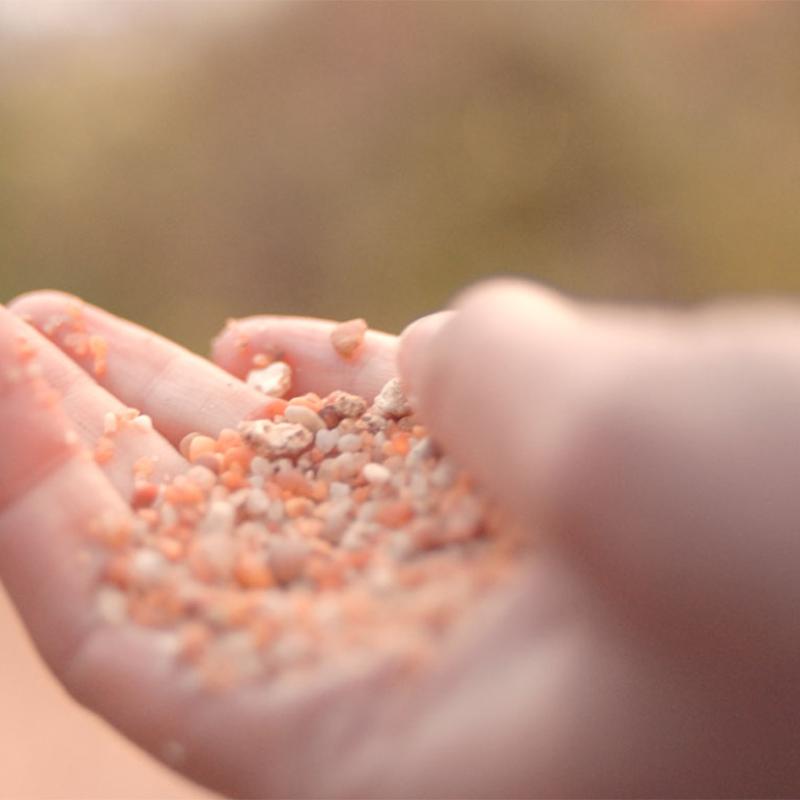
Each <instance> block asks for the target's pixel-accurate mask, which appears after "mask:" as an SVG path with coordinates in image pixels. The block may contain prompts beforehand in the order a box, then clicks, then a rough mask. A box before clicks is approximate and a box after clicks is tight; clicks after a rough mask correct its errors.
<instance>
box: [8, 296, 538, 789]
mask: <svg viewBox="0 0 800 800" xmlns="http://www.w3.org/2000/svg"><path fill="white" fill-rule="evenodd" d="M332 325H333V323H328V322H323V321H319V320H307V319H292V318H275V317H264V318H255V319H251V320H242V321H239V322H236V323H233V324H231V325H229V326H228V327H227V328H226V330H225V331H224V332H223V334H222V335H221V336H220V337H219V339H218V341H217V343H216V346H215V357H216V359H217V360H218V361H219V362H220V363H221V364H223V365H224V366H225V367H226V369H227V370H229V371H225V370H223V369H221V368H220V367H218V366H215V365H213V364H212V363H210V362H208V361H206V360H205V359H202V358H199V357H198V356H195V355H193V354H191V353H189V352H188V351H186V350H184V349H183V348H181V347H179V346H177V345H175V344H173V343H171V342H168V341H166V340H164V339H162V338H160V337H158V336H156V335H155V334H153V333H151V332H148V331H146V330H143V329H141V328H139V327H137V326H135V325H133V324H131V323H128V322H126V321H123V320H121V319H118V318H116V317H114V316H112V315H110V314H108V313H106V312H104V311H101V310H100V309H97V308H94V307H92V306H89V305H88V304H84V303H81V302H80V301H78V300H76V299H75V298H72V297H69V296H66V295H61V294H58V293H54V292H37V293H33V294H30V295H26V296H24V297H21V298H19V299H17V300H16V301H14V302H13V303H11V304H10V310H4V309H0V419H1V420H2V422H1V423H0V426H2V431H3V438H4V451H5V456H4V457H3V458H2V460H0V579H2V581H3V583H4V585H5V586H6V588H7V589H8V592H9V594H10V596H11V597H12V599H13V601H14V603H15V605H16V606H17V608H18V610H19V612H20V614H21V616H22V618H23V620H24V622H25V624H26V626H27V628H28V630H29V631H30V634H31V636H32V638H33V639H34V641H35V643H36V645H37V647H38V649H39V651H40V652H41V653H42V655H43V656H44V658H45V660H46V661H47V663H48V664H49V666H50V667H51V669H52V670H53V672H54V674H55V675H56V676H57V677H58V679H59V680H60V681H61V682H62V683H63V684H64V686H65V687H66V688H67V690H68V691H69V692H70V693H71V694H72V695H73V696H74V697H75V698H76V699H77V700H78V701H79V702H81V703H83V704H84V705H85V706H86V707H88V708H89V709H91V710H93V711H94V712H96V713H98V714H99V715H101V716H102V717H104V718H105V719H106V720H108V722H110V723H111V724H112V725H113V726H115V727H116V728H118V729H119V730H120V731H121V732H122V733H124V734H125V735H126V736H128V737H129V738H131V739H132V740H133V741H134V742H136V743H138V744H139V745H140V746H141V747H143V748H144V749H146V750H147V751H149V752H150V753H151V754H153V755H154V756H155V757H156V758H158V759H161V760H162V761H164V762H165V763H168V764H169V765H170V766H172V767H173V768H175V769H177V770H179V771H180V772H182V773H184V774H186V775H187V776H189V777H191V778H193V779H194V780H196V781H198V782H200V783H202V784H204V785H207V786H209V787H211V788H213V789H216V790H218V791H220V792H223V793H225V794H227V795H232V796H237V797H238V796H254V797H266V796H273V797H287V796H292V797H299V796H308V797H323V796H324V797H333V796H343V797H353V796H369V797H377V796H423V795H425V796H429V795H430V796H433V795H445V794H449V795H459V796H463V795H467V794H480V795H487V794H500V795H508V794H520V793H527V791H528V784H527V783H526V781H527V778H528V773H529V766H528V764H527V759H528V757H529V753H530V743H531V741H532V738H535V736H536V734H535V731H536V730H537V729H538V728H539V727H540V726H541V721H540V720H538V719H537V717H538V716H539V714H538V712H537V709H539V708H541V707H542V702H541V698H546V697H547V692H544V693H540V692H535V693H528V692H527V687H528V681H529V679H530V674H531V669H534V668H536V664H537V663H538V662H540V661H541V659H542V656H540V655H539V654H538V653H537V648H536V647H532V646H531V639H530V637H529V636H527V635H524V632H525V631H526V630H527V629H528V628H530V627H531V625H535V624H536V623H535V617H536V616H539V617H543V616H544V614H545V612H544V611H540V612H537V614H534V615H530V614H529V613H528V609H529V608H534V607H537V606H541V607H542V609H544V606H542V604H539V603H536V602H535V601H532V600H529V599H528V598H527V597H523V595H525V593H526V590H515V591H513V592H509V594H508V596H507V597H504V598H503V599H502V600H500V601H499V602H498V604H497V607H496V608H495V609H494V610H493V612H492V613H491V614H488V615H487V619H486V621H485V622H484V623H483V624H482V625H481V624H479V623H478V622H477V621H476V622H475V623H474V628H475V633H474V635H470V636H466V637H464V639H463V641H462V642H461V643H460V644H459V645H458V646H454V647H453V648H452V652H450V654H449V655H448V656H447V657H443V658H442V661H441V663H440V664H439V665H438V666H437V667H436V668H435V669H433V668H432V669H431V670H429V671H428V672H426V673H425V674H423V675H419V676H418V677H417V678H416V679H415V680H414V681H408V680H403V681H401V680H399V679H398V677H397V675H396V673H395V672H394V671H393V670H392V669H391V667H390V666H389V667H384V666H383V665H381V664H378V665H368V666H367V667H365V668H364V669H354V670H345V671H331V670H325V669H322V670H320V675H319V678H318V679H316V680H303V681H297V683H296V684H294V685H292V684H291V683H287V682H283V683H282V684H281V686H279V687H276V686H273V685H270V684H269V683H266V682H261V683H259V682H255V683H249V684H247V685H241V686H238V687H236V688H232V689H229V690H226V691H221V692H212V691H208V690H206V689H202V688H198V687H197V685H196V683H195V682H193V681H191V680H187V675H186V674H185V671H184V670H182V669H181V668H180V667H177V666H176V665H175V663H174V660H173V659H172V658H171V657H169V655H168V654H167V653H165V651H164V649H163V647H162V645H163V641H162V640H161V638H160V636H159V634H158V633H157V632H156V631H152V630H147V629H143V628H134V627H133V626H110V625H107V624H105V623H104V622H102V621H101V620H100V619H99V618H98V616H97V614H96V613H95V610H94V609H95V602H94V593H93V592H94V587H95V586H96V583H97V575H96V565H95V564H94V562H93V560H92V559H91V557H89V555H88V554H87V546H86V540H87V537H86V532H87V531H88V530H89V529H90V528H91V526H92V525H93V524H94V522H95V520H96V519H97V518H98V516H99V515H102V514H108V513H109V512H113V513H116V514H118V515H120V516H123V515H129V514H130V513H131V512H130V509H129V500H130V496H131V492H132V484H133V481H132V478H131V476H132V473H133V468H134V464H135V462H136V461H137V459H139V458H141V457H143V456H146V457H149V458H155V459H156V460H155V464H156V469H157V477H160V478H166V477H168V476H171V475H172V476H174V475H175V474H177V473H179V472H180V471H182V470H184V469H186V468H187V464H186V463H185V462H184V460H183V458H182V456H181V455H180V452H179V450H178V449H177V445H178V443H179V442H180V440H181V438H182V437H183V436H184V435H186V434H187V433H189V432H193V431H199V432H203V433H208V434H211V435H215V434H217V433H218V432H219V430H220V429H221V428H223V427H225V426H234V425H235V424H236V423H237V422H238V421H239V420H241V419H243V418H245V417H247V416H248V415H249V414H251V413H252V412H254V411H256V410H257V409H259V408H261V407H263V405H264V397H263V395H261V394H260V393H258V392H256V391H255V390H253V389H251V388H250V387H248V386H247V385H246V384H245V383H243V382H242V381H241V380H239V379H238V378H237V377H236V376H237V375H238V376H242V375H243V373H244V372H246V370H247V369H248V367H249V366H250V363H251V357H252V353H253V352H263V351H269V352H278V351H279V352H280V354H281V355H282V357H283V358H284V359H286V360H287V361H289V363H290V364H291V365H292V367H293V373H294V385H293V387H292V388H293V391H294V392H295V393H303V392H307V391H316V392H318V393H321V394H325V393H327V392H329V391H331V390H333V389H337V388H343V389H347V390H350V391H354V392H357V393H359V394H362V395H365V396H368V397H369V396H371V395H373V394H374V393H375V392H376V391H377V390H378V389H379V388H380V387H381V386H382V385H383V383H384V382H385V381H386V380H387V379H388V378H390V377H392V375H393V374H394V370H395V350H396V346H397V343H396V339H395V338H394V337H391V336H387V335H385V334H381V333H377V332H369V333H368V334H367V337H366V341H365V346H364V348H363V351H362V353H361V354H360V355H359V357H358V358H355V359H352V360H348V361H344V360H343V359H341V358H340V357H339V356H338V355H337V354H336V353H335V352H334V350H333V348H332V347H331V344H330V332H331V330H332ZM76 329H77V332H78V334H79V335H78V336H75V335H74V334H75V332H76ZM90 340H91V341H90ZM100 342H104V343H105V344H104V345H102V346H101V345H100V344H99V343H100ZM232 373H233V374H232ZM127 407H134V408H136V409H138V410H139V411H140V412H141V413H142V414H146V415H148V416H149V417H150V418H151V419H152V421H153V430H151V431H147V430H144V431H142V430H130V429H125V430H121V431H120V432H119V433H117V434H116V435H115V437H114V446H115V449H114V454H113V458H111V459H110V460H108V461H104V460H103V461H102V463H97V462H96V460H95V459H93V458H92V457H91V452H92V450H93V449H94V448H95V445H96V442H97V441H98V438H99V437H100V436H101V435H102V433H103V427H104V418H105V416H106V415H107V412H114V413H119V412H122V411H124V410H125V409H126V408H127ZM515 609H516V610H515ZM546 650H547V648H543V650H542V652H544V651H546ZM544 658H545V660H548V659H549V660H552V657H548V656H546V655H545V656H544ZM543 677H544V676H543ZM546 680H547V681H549V680H551V679H550V678H546ZM526 695H528V696H529V697H530V700H531V701H530V702H528V701H527V700H525V702H524V703H521V702H520V701H521V698H524V697H525V696H526Z"/></svg>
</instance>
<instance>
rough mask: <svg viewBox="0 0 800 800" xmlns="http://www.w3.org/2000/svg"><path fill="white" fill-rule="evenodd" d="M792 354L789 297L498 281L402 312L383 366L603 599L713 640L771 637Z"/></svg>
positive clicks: (781, 633)
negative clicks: (655, 298) (677, 296)
mask: <svg viewBox="0 0 800 800" xmlns="http://www.w3.org/2000/svg"><path fill="white" fill-rule="evenodd" d="M798 353H800V317H798V314H797V311H796V309H788V313H787V309H786V308H782V309H776V308H774V307H770V308H767V309H766V310H764V309H763V308H757V307H753V308H747V309H743V310H742V309H737V310H735V313H730V312H729V311H725V310H721V309H719V308H712V309H710V310H708V311H705V312H702V313H694V314H683V315H679V314H671V315H668V314H662V315H660V316H656V315H654V314H652V312H641V311H638V312H634V311H627V312H626V311H621V310H611V309H590V308H586V307H582V306H581V305H580V304H578V303H571V302H569V301H566V300H564V299H562V298H560V297H559V296H558V295H555V294H553V293H551V292H548V291H546V290H542V289H539V288H536V287H534V286H531V285H528V284H525V283H517V282H510V281H501V282H492V283H489V284H487V285H484V286H479V287H477V288H474V289H472V290H470V291H468V292H467V293H466V294H465V295H464V296H463V297H462V298H461V299H460V300H459V301H458V302H457V303H456V305H455V311H454V313H451V314H449V315H445V316H437V317H434V318H429V319H427V320H426V321H424V322H420V323H416V324H414V325H412V326H410V327H409V328H408V329H407V330H406V331H405V332H404V334H403V336H402V340H401V345H400V354H399V367H400V372H401V376H402V378H403V380H404V383H405V384H406V385H407V388H408V391H409V393H410V395H411V396H412V398H413V399H414V400H415V402H416V405H417V407H418V409H419V413H420V415H421V417H422V418H423V419H424V421H425V422H426V423H427V425H428V426H429V428H430V430H431V432H432V435H433V436H435V437H436V438H437V439H438V440H439V441H441V443H442V445H443V446H445V448H446V449H448V451H449V452H451V453H452V454H453V456H454V458H456V459H458V460H459V461H460V462H461V463H462V464H463V465H464V467H466V468H467V469H469V470H471V471H472V473H473V474H474V476H475V477H476V478H477V479H478V480H479V482H480V483H481V484H482V485H483V486H484V488H485V489H486V490H487V492H489V494H491V495H492V496H493V497H494V498H495V499H496V500H497V501H498V502H500V503H502V504H503V505H505V506H506V507H507V509H508V510H509V511H511V512H512V513H515V514H516V515H517V516H518V517H519V518H520V520H521V521H522V522H524V523H525V524H526V525H527V526H528V527H529V528H530V529H531V530H536V531H537V532H541V546H542V547H544V548H549V549H551V550H552V551H553V552H555V553H557V554H558V556H559V557H561V558H564V559H567V560H568V561H569V563H570V564H571V565H572V566H573V567H575V568H577V569H578V570H580V572H581V574H583V575H584V576H586V578H587V579H589V580H590V581H591V585H592V586H594V587H595V589H596V590H597V591H598V594H599V596H602V597H604V598H605V599H607V600H609V601H611V602H612V604H613V605H614V607H615V608H616V609H617V612H618V613H619V614H622V615H623V616H624V617H625V618H626V619H630V620H632V621H636V622H638V623H642V624H643V625H644V626H645V628H644V629H645V630H646V631H648V632H652V634H653V635H654V636H658V637H659V639H660V640H661V641H664V640H669V641H672V642H673V644H674V643H675V642H676V639H677V640H678V641H679V642H680V643H681V645H685V644H691V645H692V647H700V648H706V650H707V652H709V653H712V654H714V653H716V654H719V652H720V648H721V647H723V644H722V643H723V642H724V643H725V644H724V648H730V647H731V646H733V648H734V649H735V650H736V651H737V652H745V650H744V648H747V649H748V651H749V652H755V651H759V652H762V653H766V652H772V653H778V652H782V653H784V654H786V653H787V652H792V651H793V650H792V649H793V648H795V650H794V652H795V653H796V652H797V651H796V648H797V646H798V644H800V642H798V639H800V633H798V632H797V626H796V624H795V617H796V609H797V608H798V607H800V581H798V580H797V575H798V573H797V569H796V565H797V564H798V563H800V537H798V536H797V534H796V520H797V519H798V518H800V493H798V491H797V475H798V474H800V448H798V447H797V445H796V443H797V442H798V441H800V414H798V413H797V409H798V408H800V368H798V366H799V362H800V357H798V355H797V354H798ZM654 623H655V624H654ZM760 644H764V645H765V647H763V648H760V647H756V646H755V645H760ZM766 644H768V645H769V646H768V647H767V646H766ZM794 661H795V659H794V657H793V659H792V662H793V663H794Z"/></svg>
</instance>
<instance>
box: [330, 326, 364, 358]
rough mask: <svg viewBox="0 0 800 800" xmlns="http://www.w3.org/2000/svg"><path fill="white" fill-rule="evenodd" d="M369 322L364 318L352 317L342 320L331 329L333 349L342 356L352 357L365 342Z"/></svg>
mask: <svg viewBox="0 0 800 800" xmlns="http://www.w3.org/2000/svg"><path fill="white" fill-rule="evenodd" d="M366 332H367V323H366V322H365V321H364V320H363V319H351V320H348V321H347V322H340V323H339V324H338V325H337V326H336V327H335V328H334V329H333V330H332V331H331V344H332V345H333V349H334V350H335V351H336V352H337V353H338V354H339V355H340V356H341V357H342V358H352V357H353V356H354V355H355V354H356V352H357V351H358V350H359V349H360V348H361V346H362V344H363V342H364V334H365V333H366Z"/></svg>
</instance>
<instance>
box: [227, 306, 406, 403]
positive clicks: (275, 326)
mask: <svg viewBox="0 0 800 800" xmlns="http://www.w3.org/2000/svg"><path fill="white" fill-rule="evenodd" d="M335 327H336V323H335V322H330V321H327V320H320V319H308V318H306V317H273V316H260V317H248V318H247V319H239V320H232V321H231V322H230V323H229V324H228V325H227V327H226V328H225V330H223V331H222V333H221V334H220V335H219V336H218V337H217V338H216V339H215V340H214V344H213V351H212V354H213V359H214V361H215V362H216V363H217V364H219V365H220V366H221V367H223V368H224V369H226V370H228V371H229V372H231V373H232V374H234V375H236V376H238V377H240V378H241V377H244V376H245V375H246V374H247V372H248V371H249V370H250V369H252V365H253V361H252V359H253V356H254V355H255V354H257V353H266V354H269V355H270V356H277V357H280V358H281V359H282V360H285V361H286V362H287V363H289V364H290V365H291V367H292V370H293V385H292V390H293V392H294V393H295V394H304V393H306V392H316V393H317V394H320V395H325V394H328V393H329V392H332V391H334V390H336V389H344V390H345V391H349V392H353V393H354V394H358V395H361V396H362V397H366V398H367V399H371V398H372V397H373V396H374V395H376V394H377V393H378V392H379V391H380V390H381V387H382V386H383V385H384V384H385V383H386V382H387V381H388V380H390V379H391V378H393V377H394V376H395V374H396V367H395V355H396V349H397V338H396V337H395V336H390V335H389V334H386V333H381V332H379V331H367V333H366V335H365V337H364V343H363V346H362V348H361V350H360V351H358V352H357V353H356V354H354V355H353V356H352V357H351V358H343V357H342V356H341V355H339V353H337V352H336V350H334V348H333V345H332V344H331V333H332V332H333V330H334V328H335Z"/></svg>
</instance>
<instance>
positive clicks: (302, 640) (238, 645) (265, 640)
mask: <svg viewBox="0 0 800 800" xmlns="http://www.w3.org/2000/svg"><path fill="white" fill-rule="evenodd" d="M276 363H284V362H272V363H270V364H269V365H268V366H266V367H263V369H270V368H271V367H274V366H275V364H276ZM284 366H286V365H285V364H284ZM259 369H262V368H261V367H259ZM279 369H280V370H281V374H282V375H283V376H284V378H286V380H287V381H288V382H286V388H288V385H289V383H290V381H291V374H290V371H288V373H287V370H288V367H287V370H283V368H282V367H279ZM251 374H252V373H251ZM287 375H288V378H287V377H286V376H287ZM262 385H263V384H262ZM270 388H271V389H272V390H273V391H276V389H275V385H274V384H272V385H271V386H270ZM279 388H280V387H279ZM411 414H412V411H411V408H410V405H409V403H408V401H407V399H406V398H405V396H404V395H403V393H402V388H401V386H400V384H399V382H398V381H396V380H393V381H390V382H389V383H388V384H387V385H386V386H385V387H384V388H383V390H382V391H381V392H380V393H379V394H378V396H377V397H376V399H375V401H374V403H373V405H372V406H369V405H368V404H367V403H366V401H364V400H363V398H360V397H358V396H356V395H352V394H349V393H347V392H342V391H336V392H332V393H330V394H329V395H327V396H326V397H324V398H320V397H318V396H317V395H314V394H308V395H303V396H302V397H297V398H292V399H291V400H288V401H286V400H281V401H280V405H276V406H272V405H269V406H268V407H267V408H265V414H264V417H263V418H259V419H249V420H245V421H243V422H242V423H241V424H240V425H239V426H238V428H237V429H236V430H234V429H226V430H223V431H221V432H220V433H219V434H218V435H217V436H216V437H211V436H207V435H204V434H199V433H198V434H190V435H188V436H186V437H184V438H183V440H182V441H181V443H180V451H181V453H182V454H183V455H184V456H185V457H186V458H187V460H188V461H189V462H190V464H191V466H190V467H189V468H188V469H187V471H186V472H185V473H184V474H182V475H177V476H174V477H173V478H171V479H169V480H165V481H162V482H159V481H157V480H156V479H155V478H154V464H153V461H152V460H151V459H139V460H138V461H137V462H136V465H135V466H134V470H133V472H134V490H133V495H132V499H131V507H132V513H133V514H134V520H135V521H134V524H133V525H131V524H129V523H126V521H125V520H121V519H120V518H119V516H118V515H115V514H108V515H101V516H100V517H99V518H98V519H97V520H96V521H95V523H94V524H93V525H92V527H91V530H90V531H89V532H88V534H89V538H90V541H91V542H92V543H93V544H94V546H95V547H97V548H99V550H100V551H101V552H102V553H104V554H105V559H106V564H105V568H104V569H102V570H101V572H100V574H101V579H100V582H99V584H98V586H97V592H96V599H95V602H96V611H97V614H98V617H99V618H100V619H102V620H104V621H105V622H107V623H108V624H114V625H131V626H136V627H145V628H149V629H153V632H154V635H155V634H156V633H157V632H160V635H161V636H162V638H159V639H158V641H159V642H161V641H162V639H163V641H164V642H166V641H167V640H169V642H171V643H172V645H173V647H172V650H170V651H169V652H173V651H174V656H172V657H174V658H175V660H176V662H177V663H179V664H180V665H181V667H182V668H184V669H190V670H193V671H194V672H195V673H196V675H197V677H198V678H199V679H200V681H201V683H202V684H203V685H204V686H206V687H207V688H209V689H213V690H216V691H223V690H226V689H228V688H230V687H232V686H234V685H236V684H238V683H243V682H249V681H253V680H258V679H261V678H264V679H269V680H275V679H277V678H279V677H280V676H282V675H286V674H288V673H294V674H296V675H297V674H300V675H302V674H306V673H308V672H309V671H311V672H313V671H314V670H318V669H320V668H322V667H323V666H324V665H325V664H327V663H336V662H337V661H338V660H339V659H345V658H353V657H354V653H355V654H357V653H362V655H364V657H366V656H367V654H371V656H370V657H372V656H380V655H381V654H384V655H385V656H387V657H389V656H391V658H393V659H401V660H403V661H404V663H406V664H407V665H408V666H409V668H411V666H414V668H417V667H418V666H419V665H420V664H423V663H425V661H426V659H429V658H433V657H435V654H436V652H437V651H438V650H439V649H440V648H441V647H442V645H443V643H444V642H445V641H446V639H447V636H448V631H450V630H451V629H453V627H454V626H455V625H456V623H457V622H458V621H459V620H462V621H463V620H465V619H467V618H468V612H469V609H470V608H471V607H472V606H473V605H475V604H476V603H477V602H479V601H480V600H481V599H482V598H483V597H484V596H485V595H487V594H488V593H490V592H491V590H492V588H493V587H497V586H498V585H500V584H501V583H502V582H503V581H504V580H507V579H508V577H509V575H511V574H512V572H513V571H514V570H515V569H516V568H517V564H518V561H519V559H518V558H517V555H516V554H517V553H518V551H519V550H520V548H521V544H520V540H519V539H518V537H517V536H516V535H515V534H514V533H512V529H510V528H508V527H506V526H504V525H502V524H501V523H498V521H497V515H496V514H493V513H490V512H491V509H490V506H488V505H487V503H486V502H485V501H484V500H483V499H482V498H481V497H480V496H479V495H478V494H477V493H476V491H475V489H474V487H473V486H472V483H471V481H470V480H469V479H468V477H467V476H466V475H464V474H463V472H462V471H460V470H459V469H458V467H457V465H456V464H455V463H454V462H452V461H451V460H450V459H448V458H447V457H446V456H444V455H442V454H441V453H440V452H439V451H438V448H436V446H435V445H434V444H433V442H432V441H431V439H430V438H429V437H428V435H427V432H426V430H425V428H424V427H423V426H422V425H420V424H419V423H418V422H417V421H416V420H415V419H414V418H413V416H412V415H411ZM143 420H146V421H143ZM126 425H130V426H131V427H133V428H134V429H142V430H149V428H150V423H149V418H146V417H143V415H139V414H138V412H137V411H136V410H135V409H129V410H128V411H125V412H123V413H122V414H117V415H111V416H108V415H106V416H105V418H104V420H103V430H104V434H103V435H102V436H101V437H100V439H99V440H98V443H97V447H96V448H95V458H96V459H97V460H98V461H103V460H104V459H108V458H110V457H111V455H113V450H114V441H113V437H114V436H115V435H116V434H117V432H118V430H120V429H121V428H122V427H124V426H126ZM467 545H468V546H467ZM164 636H166V638H163V637H164ZM154 641H155V639H154ZM354 643H357V647H356V648H355V650H354V649H353V648H354ZM165 652H167V651H165Z"/></svg>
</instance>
